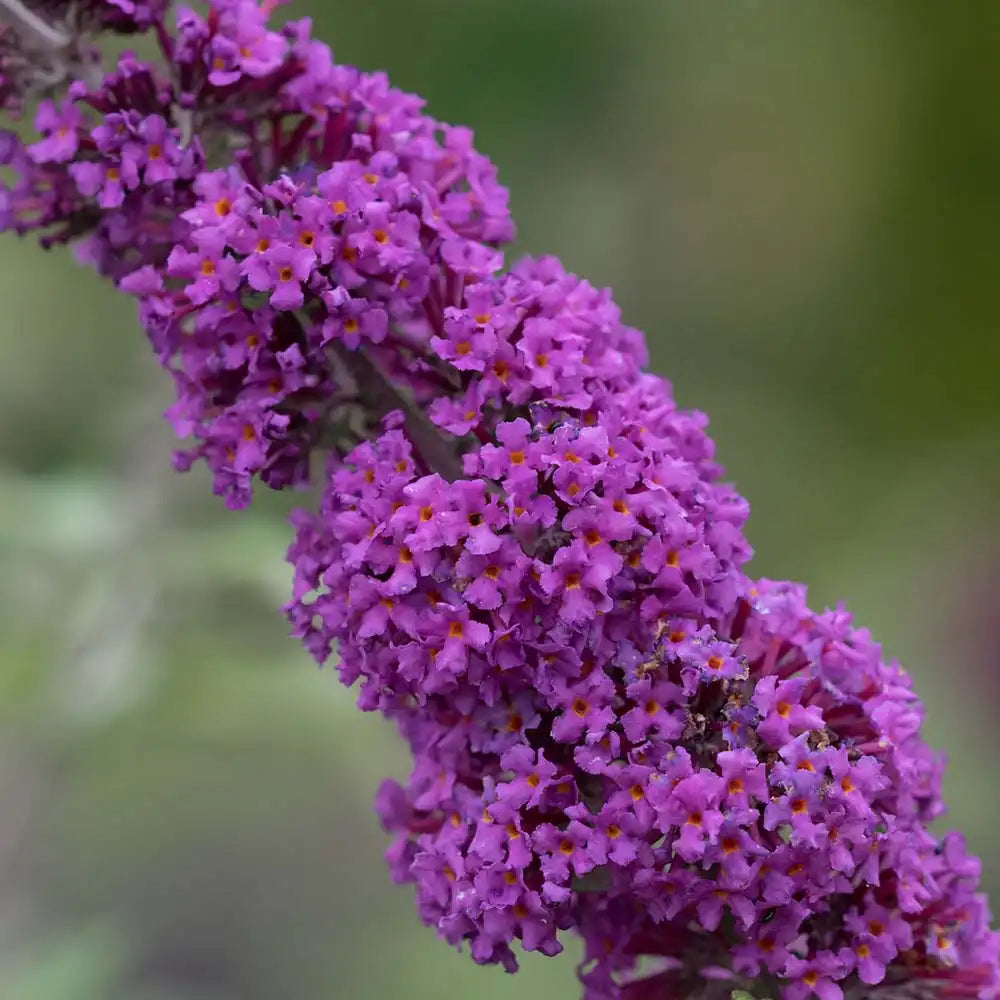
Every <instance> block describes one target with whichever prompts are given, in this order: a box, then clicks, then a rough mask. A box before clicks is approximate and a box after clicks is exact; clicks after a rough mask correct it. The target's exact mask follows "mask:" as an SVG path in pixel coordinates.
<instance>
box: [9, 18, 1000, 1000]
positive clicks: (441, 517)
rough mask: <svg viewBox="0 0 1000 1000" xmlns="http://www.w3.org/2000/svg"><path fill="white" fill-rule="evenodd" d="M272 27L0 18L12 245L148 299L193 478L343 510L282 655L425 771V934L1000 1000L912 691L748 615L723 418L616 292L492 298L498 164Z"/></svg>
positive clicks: (535, 267) (297, 550)
mask: <svg viewBox="0 0 1000 1000" xmlns="http://www.w3.org/2000/svg"><path fill="white" fill-rule="evenodd" d="M273 6H274V4H273V3H271V2H265V3H258V2H256V0H214V2H211V3H209V5H208V10H207V12H205V13H204V14H202V13H200V12H198V11H195V10H191V9H187V8H181V9H179V10H178V11H177V14H176V18H175V20H174V22H173V24H172V25H170V24H168V23H167V21H166V17H165V12H164V5H162V4H160V3H149V2H147V3H141V2H134V0H114V2H111V0H108V2H107V3H100V2H98V0H93V2H90V3H85V4H82V5H81V4H74V5H73V10H74V11H75V12H76V13H77V15H79V16H77V18H76V20H73V19H68V18H67V11H68V9H69V5H68V4H63V3H57V2H55V0H49V2H44V0H31V2H30V3H29V5H28V6H27V7H25V6H24V2H23V0H0V100H2V101H3V102H4V103H5V104H6V106H8V107H10V108H12V109H14V110H16V108H17V107H19V106H20V102H21V101H22V99H23V98H24V97H25V96H32V95H40V96H42V97H43V98H44V100H43V102H42V103H41V104H40V105H39V107H38V111H37V118H36V130H37V138H36V140H35V141H33V142H31V143H28V144H27V145H24V144H22V142H21V140H20V139H18V138H17V137H16V136H15V135H14V134H13V133H3V134H0V163H2V164H3V165H4V166H9V167H12V168H13V170H14V173H15V174H16V175H17V180H16V181H15V182H14V183H13V184H12V185H11V186H3V187H2V188H0V228H4V229H11V230H13V231H15V232H18V233H28V232H36V233H38V234H39V236H40V238H41V240H42V242H43V244H44V245H46V246H52V245H55V244H58V243H70V242H72V243H73V244H74V247H75V250H76V252H77V254H78V256H79V257H80V258H81V259H82V260H84V261H86V262H88V263H90V264H91V265H93V266H94V267H95V268H96V269H97V270H98V271H99V272H100V273H102V274H104V275H106V276H107V277H109V278H110V279H111V280H112V281H113V282H115V284H116V285H117V287H119V288H120V289H121V290H122V291H123V292H125V293H127V294H129V295H132V296H135V297H136V299H137V300H138V303H139V313H140V317H141V320H142V324H143V326H144V328H145V330H146V332H147V334H148V336H149V339H150V342H151V344H152V346H153V349H154V352H155V354H156V356H157V359H158V360H159V362H160V363H161V365H163V367H164V368H166V369H167V370H168V371H169V372H170V374H171V377H172V378H173V380H174V382H175V385H176V389H177V398H176V401H175V403H174V404H173V405H172V407H171V408H170V410H169V411H168V417H169V419H170V420H171V422H172V424H173V426H174V427H175V429H176V430H177V432H178V434H179V435H180V436H182V437H187V438H190V439H191V441H190V446H189V447H188V448H187V449H186V450H184V451H182V452H180V453H179V454H178V455H177V456H176V457H175V464H176V465H177V467H178V468H181V469H186V468H188V467H190V466H191V465H192V463H194V462H196V461H199V460H200V461H204V462H205V463H206V464H207V465H208V467H209V469H210V470H211V473H212V477H213V483H214V488H215V491H216V492H217V493H220V494H222V495H224V496H225V498H226V500H227V502H228V503H229V505H230V506H233V507H241V506H244V505H245V504H247V503H249V502H250V500H251V499H252V494H253V487H254V484H255V483H263V484H264V485H266V486H269V487H272V488H277V489H280V488H284V487H296V488H299V487H308V486H310V485H311V484H315V485H317V486H318V487H319V488H320V490H321V500H320V505H319V509H318V511H316V512H315V513H308V512H305V511H299V512H297V513H296V514H295V515H294V518H293V521H294V525H295V532H296V534H295V541H294V543H293V544H292V546H291V548H290V550H289V554H288V555H289V560H290V561H291V563H292V565H293V568H294V574H295V581H294V590H293V595H292V599H291V601H290V602H289V604H288V606H287V613H288V616H289V619H290V621H291V623H292V627H293V629H294V632H295V634H296V635H297V636H298V637H299V638H300V639H301V640H302V642H303V644H304V645H305V646H306V648H307V649H308V650H309V651H310V652H311V653H312V655H313V656H315V657H316V659H317V660H319V661H320V662H325V661H326V660H327V659H328V658H330V657H331V656H332V655H333V653H334V650H335V651H336V657H337V669H338V671H339V673H340V676H341V678H342V680H343V681H344V683H345V684H348V685H353V684H355V683H357V684H358V688H359V692H358V701H359V705H360V707H361V708H362V709H365V710H376V709H377V710H379V711H381V712H382V713H384V714H385V715H386V716H388V717H389V718H391V719H393V720H394V722H395V724H396V726H397V727H398V729H399V732H400V734H401V735H402V737H403V739H404V740H405V741H406V742H407V744H408V746H409V747H410V749H411V751H412V755H413V768H412V772H411V775H410V778H409V780H408V781H407V783H406V785H405V786H403V785H399V784H397V783H395V782H386V783H385V784H384V785H383V786H382V788H381V790H380V792H379V794H378V797H377V802H376V806H377V809H378V812H379V815H380V816H381V818H382V822H383V824H384V825H385V827H386V829H387V830H389V831H390V832H391V833H392V834H393V844H392V846H391V847H390V849H389V852H388V860H389V864H390V868H391V871H392V874H393V877H394V878H396V879H397V880H398V881H404V882H411V883H413V884H414V886H415V889H416V897H417V906H418V910H419V913H420V916H421V918H422V919H423V920H424V921H425V922H426V923H428V924H430V925H432V926H433V927H435V928H436V929H437V931H438V933H439V934H440V935H441V936H442V937H443V938H444V939H445V940H447V941H449V942H451V943H453V944H455V945H458V946H466V945H467V946H468V948H469V950H470V952H471V955H472V957H473V958H474V959H475V960H476V961H477V962H481V963H500V964H502V965H503V966H504V967H505V968H507V969H509V970H514V969H516V967H517V958H516V950H517V949H518V948H520V949H525V950H529V951H540V952H542V953H544V954H546V955H555V954H556V953H558V952H559V951H561V950H562V947H563V942H564V940H565V939H566V937H567V935H568V934H571V933H575V934H577V935H579V936H580V937H582V939H583V942H584V948H585V955H584V960H583V962H582V964H581V967H580V978H581V982H582V984H583V990H584V996H585V997H586V998H587V1000H663V998H676V1000H682V998H687V997H702V998H705V1000H715V998H716V997H718V998H725V997H728V996H729V995H730V993H731V992H732V991H733V990H734V989H737V988H738V989H748V990H750V991H752V992H753V993H754V995H756V996H771V997H777V996H779V995H780V996H781V997H784V998H785V1000H805V998H807V997H809V996H813V995H815V996H817V997H819V998H820V1000H841V998H842V997H844V996H845V995H846V996H847V997H848V998H851V1000H855V998H858V1000H859V998H862V997H869V996H872V997H874V996H884V997H886V998H901V1000H902V998H907V1000H923V998H934V997H942V998H943V997H959V998H962V997H965V998H977V1000H988V998H996V997H997V996H998V995H1000V974H998V949H1000V939H998V937H997V935H995V934H994V933H993V932H991V931H990V929H989V917H988V912H987V908H986V903H985V900H984V899H983V897H982V896H981V895H979V894H978V892H977V886H978V879H979V864H978V862H977V861H976V860H975V859H972V858H969V857H968V856H967V855H966V853H965V850H964V847H963V844H962V841H961V838H960V837H958V836H957V835H955V834H948V835H945V836H944V837H939V836H937V835H935V834H932V833H931V832H930V830H929V824H930V823H931V822H932V821H933V820H935V819H936V818H937V817H939V816H940V815H941V813H942V812H943V808H944V807H943V804H942V802H941V799H940V777H941V770H942V764H941V762H940V760H939V759H938V758H937V757H936V756H935V755H933V754H932V753H931V752H930V751H929V750H928V748H927V747H926V746H925V745H924V744H923V742H922V741H921V739H920V726H921V722H922V708H921V706H920V703H919V701H918V700H917V699H916V698H915V696H914V695H913V694H912V692H911V691H910V688H909V682H908V679H907V677H906V675H905V674H904V673H903V672H902V671H901V670H900V668H899V667H898V666H897V665H895V664H894V663H886V662H884V661H883V660H882V658H881V654H880V651H879V648H878V646H876V645H875V644H874V643H873V642H872V640H871V638H870V637H869V635H868V633H867V632H864V631H862V630H859V629H856V628H855V627H854V626H853V625H852V623H851V620H850V617H849V616H848V615H847V614H846V612H844V611H843V610H842V609H840V608H838V609H836V610H834V611H827V612H825V613H824V614H816V613H814V612H812V611H811V610H810V609H809V608H808V607H807V605H806V603H805V591H804V589H803V588H801V587H798V586H795V585H792V584H788V583H777V582H773V581H767V580H764V581H758V582H756V583H755V582H753V581H752V580H750V579H748V578H747V577H746V576H745V575H744V572H743V567H744V565H745V563H746V562H747V560H748V559H749V557H750V547H749V545H748V544H747V542H746V540H745V538H744V535H743V525H744V522H745V520H746V517H747V513H748V506H747V503H746V501H745V500H743V498H742V497H740V496H739V495H738V494H737V493H736V492H735V491H734V490H733V489H732V488H731V487H729V486H727V485H725V484H723V483H722V482H720V480H719V477H720V476H721V469H720V468H719V466H718V465H717V464H716V463H715V460H714V448H713V445H712V442H711V441H710V439H709V438H708V437H707V435H706V433H705V427H706V423H707V421H706V418H705V417H704V416H703V415H702V414H700V413H694V412H686V411H682V410H679V409H677V407H676V405H675V403H674V401H673V398H672V395H671V390H670V386H669V385H668V383H666V382H665V381H664V380H663V379H660V378H658V377H656V376H654V375H650V374H647V373H645V372H644V370H643V368H644V365H645V363H646V354H645V347H644V344H643V338H642V336H641V334H640V333H639V332H638V331H636V330H633V329H630V328H629V327H627V326H625V325H623V324H622V322H621V318H620V315H619V311H618V308H617V307H616V306H615V304H614V302H613V301H612V299H611V297H610V295H609V293H608V292H606V291H602V290H599V289H596V288H594V287H593V286H591V285H590V284H588V283H587V282H586V281H584V280H581V279H579V278H577V277H575V276H573V275H571V274H567V273H566V272H565V271H564V270H563V268H562V267H561V265H560V264H559V263H558V261H556V260H555V259H553V258H547V257H546V258H541V259H538V260H525V261H522V262H520V263H518V264H516V265H515V266H514V267H512V268H511V269H510V270H509V271H506V272H504V271H503V270H502V265H503V255H502V252H501V249H500V248H501V247H502V246H503V245H504V244H505V243H507V242H508V241H509V240H510V239H511V237H512V235H513V225H512V223H511V220H510V218H509V215H508V211H507V194H506V191H505V190H504V189H503V188H502V187H501V186H500V185H499V184H498V183H497V181H496V171H495V169H494V167H493V166H492V164H491V163H490V162H489V160H487V159H486V158H485V157H484V156H482V155H481V154H479V153H478V152H476V150H475V149H474V147H473V144H472V134H471V133H470V132H469V131H468V130H466V129H462V128H454V127H451V126H447V125H443V124H441V123H439V122H436V121H435V120H434V119H432V118H430V117H428V116H427V115H425V114H424V113H423V110H422V103H421V101H420V100H419V99H418V98H416V97H414V96H412V95H409V94H404V93H401V92H399V91H397V90H394V89H393V88H391V87H390V86H389V84H388V81H387V80H386V78H385V77H384V76H383V75H382V74H379V73H362V72H360V71H358V70H356V69H353V68H351V67H346V66H340V65H337V64H336V63H335V62H334V61H333V58H332V55H331V53H330V50H329V49H328V48H327V47H326V46H325V45H323V44H322V43H320V42H317V41H315V40H313V39H311V38H310V34H309V23H308V22H307V21H299V22H291V23H289V24H287V25H285V26H284V27H283V28H280V29H276V28H273V27H271V26H270V25H269V20H268V19H269V15H270V13H271V8H272V7H273ZM26 11H27V14H28V15H30V17H26V16H25V12H26ZM31 17H34V18H36V19H40V20H39V22H38V24H35V25H34V27H32V24H33V22H32V21H31ZM39 25H40V27H39ZM147 29H148V30H149V31H150V32H151V35H152V37H153V38H154V39H155V42H156V45H157V47H158V49H159V55H158V57H157V58H155V59H150V60H146V59H140V58H139V57H138V56H137V55H136V54H135V53H131V52H125V53H123V54H122V55H121V56H120V57H119V58H118V61H117V63H116V64H115V66H114V67H113V68H111V70H110V71H109V72H107V73H104V72H102V71H98V72H96V73H95V72H94V71H95V69H96V68H97V66H96V63H95V60H96V58H97V50H96V49H95V48H94V47H93V40H94V37H95V36H96V35H98V34H99V33H100V32H101V31H115V32H119V33H130V32H133V31H143V30H147ZM39 51H42V52H44V53H45V58H46V60H48V65H50V68H51V69H53V72H51V73H49V74H48V75H43V76H44V78H43V77H40V76H39V74H38V73H37V72H36V73H32V72H27V71H26V67H28V66H29V64H32V63H31V59H29V58H28V56H29V55H30V54H31V53H38V52H39ZM43 62H44V60H43ZM36 63H37V60H36ZM38 65H41V63H38ZM55 70H58V72H56V71H55Z"/></svg>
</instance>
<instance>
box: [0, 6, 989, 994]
mask: <svg viewBox="0 0 1000 1000" xmlns="http://www.w3.org/2000/svg"><path fill="white" fill-rule="evenodd" d="M290 13H311V14H313V15H314V16H315V17H316V21H317V34H319V35H320V36H321V37H324V38H326V39H328V40H329V41H331V42H332V43H333V45H334V48H335V51H336V53H337V55H338V56H339V58H340V59H341V60H342V61H349V62H354V63H357V64H359V65H362V66H364V67H367V68H385V69H387V70H388V71H389V72H390V74H391V76H392V78H393V80H394V82H395V83H396V84H397V85H399V86H402V87H404V88H406V89H410V90H415V91H418V92H420V93H422V94H424V95H425V96H426V97H427V98H428V99H429V102H430V109H431V111H432V113H434V114H435V115H436V116H438V117H440V118H443V119H445V120H448V121H455V122H464V123H468V124H471V125H473V126H474V127H475V129H476V132H477V136H478V142H479V145H480V148H481V149H483V150H484V151H485V152H487V153H488V154H490V155H491V156H492V157H493V158H494V159H495V160H496V162H497V163H498V164H499V167H500V175H501V179H502V180H503V181H504V182H505V183H506V184H508V185H509V187H510V188H511V191H512V200H513V208H514V212H515V215H516V217H517V219H518V221H519V225H520V233H519V241H518V242H519V249H520V250H523V251H528V252H533V253H541V252H552V253H557V254H559V255H561V256H562V257H563V259H564V260H565V262H566V263H567V265H568V266H569V267H571V268H573V269H574V270H577V271H578V272H580V273H582V274H584V275H586V276H588V277H589V278H590V279H591V280H592V281H594V282H595V283H598V284H610V285H612V286H613V287H614V289H615V292H616V296H617V298H618V301H619V302H620V304H621V306H622V308H623V310H624V314H625V318H626V320H627V321H628V322H630V323H632V324H634V325H637V326H640V327H642V328H644V329H645V330H647V331H648V334H649V340H650V345H651V348H652V354H653V359H654V364H655V367H656V369H657V370H658V371H661V372H663V373H664V374H666V375H668V376H669V377H670V378H671V379H672V380H673V382H674V385H675V389H676V394H677V396H678V398H679V400H680V401H681V402H682V404H684V405H688V406H696V407H698V408H702V409H705V410H707V411H708V412H709V413H710V414H711V416H712V422H713V431H714V436H715V438H716V441H717V443H718V447H719V453H720V456H721V458H722V460H723V462H724V463H725V465H726V466H727V469H728V471H729V473H730V475H731V476H732V477H733V478H734V479H735V480H736V482H737V483H738V485H739V487H740V489H741V490H742V492H743V493H744V494H745V495H747V496H748V497H749V498H750V500H751V503H752V505H753V510H754V513H753V516H752V518H751V523H750V536H751V540H752V541H753V543H754V544H755V546H756V548H757V551H758V552H759V555H758V556H757V558H756V559H755V562H754V564H753V565H754V571H755V572H756V573H757V574H759V575H770V576H779V577H791V578H795V579H804V580H807V581H809V582H810V584H811V587H812V596H813V601H814V603H815V604H816V605H825V604H827V603H831V602H836V601H838V600H840V599H844V600H846V601H847V602H848V603H849V605H850V606H852V607H853V609H854V610H855V612H856V615H857V617H858V619H859V620H860V621H861V622H863V623H865V624H867V625H869V626H870V627H871V628H872V630H873V632H874V633H875V635H876V636H877V637H879V638H880V639H881V640H882V641H883V643H884V645H885V648H886V650H887V652H888V654H890V655H894V656H898V657H900V659H901V660H902V661H903V662H904V663H905V664H906V665H907V666H908V667H909V669H910V670H911V671H912V672H913V674H914V675H915V677H916V682H917V684H918V686H919V688H920V689H921V691H922V692H923V694H924V696H925V698H926V699H927V702H928V709H929V719H928V724H927V733H928V736H929V738H930V740H931V741H932V742H933V743H935V744H936V745H938V746H942V747H946V748H947V750H948V753H949V755H950V759H951V769H950V771H949V776H948V780H947V793H948V797H949V800H950V802H951V805H952V813H951V817H950V820H949V822H951V823H953V824H954V825H956V826H958V827H960V828H962V829H964V830H965V831H966V832H967V834H968V836H969V838H970V840H971V842H972V845H973V847H974V849H975V850H976V851H977V852H979V853H981V854H982V855H983V856H984V868H985V879H986V883H987V885H988V886H992V887H993V889H994V890H1000V844H998V842H997V838H996V836H995V833H994V826H995V820H996V816H997V804H996V794H995V789H996V787H997V785H996V779H995V774H996V765H995V763H994V758H995V756H996V754H997V752H998V749H1000V736H998V733H997V727H996V724H995V719H996V715H997V710H998V708H1000V673H998V672H997V669H996V666H997V655H998V650H1000V641H998V639H997V635H996V630H995V623H996V621H997V619H998V614H1000V596H998V593H997V590H996V581H997V577H998V570H1000V531H998V530H997V529H998V528H1000V524H998V514H1000V503H998V501H1000V476H998V468H1000V464H998V443H1000V433H998V432H1000V397H998V394H997V389H996V387H997V372H998V368H1000V366H998V361H1000V338H998V337H997V331H996V313H997V310H996V294H997V285H998V282H997V279H998V276H1000V267H998V265H1000V251H998V249H997V248H998V238H997V234H998V231H1000V200H998V195H997V190H998V188H997V177H998V175H1000V114H998V112H997V110H996V106H997V96H996V95H997V93H998V89H1000V88H998V85H1000V60H997V59H996V51H997V41H998V38H1000V5H998V4H996V3H993V2H988V0H987V2H980V3H975V2H968V3H967V2H963V0H960V2H957V3H949V4H944V3H940V2H928V3H923V2H919V0H911V2H908V3H881V4H871V3H868V4H866V3H857V2H855V0H825V2H822V3H820V2H818V0H817V2H810V3H802V2H801V0H787V2H766V3H765V2H720V3H711V4H698V3H695V2H693V0H692V2H665V0H632V2H624V0H621V2H615V3H610V2H608V0H563V2H557V0H532V2H513V0H506V2H504V3H487V2H485V0H464V2H460V0H450V2H446V0H368V2H366V3H364V4H358V3H351V4H348V3H343V2H341V0H335V2H325V3H323V4H320V3H319V2H313V3H307V2H301V3H297V4H294V5H293V7H292V8H290ZM0 293H2V296H3V300H2V301H3V314H2V316H3V318H2V320H0V427H2V431H0V552H2V560H3V573H2V576H0V660H2V669H0V997H3V998H4V1000H119V998H122V1000H180V998H183V1000H325V998H336V1000H339V998H351V1000H353V998H358V1000H375V998H380V1000H382V998H394V997H401V998H413V1000H425V998H426V1000H431V998H437V997H441V996H445V995H447V996H451V997H456V998H465V997H475V998H476V1000H503V998H513V997H534V996H538V997H542V996H546V997H548V996H551V997H566V998H569V997H572V996H574V995H575V993H576V990H575V987H574V983H573V958H572V955H567V956H564V957H563V958H562V959H559V960H556V961H548V960H541V961H533V960H529V961H527V962H526V963H525V970H524V972H523V974H522V975H521V976H520V977H518V978H511V977H505V976H504V975H503V974H502V973H500V972H498V971H497V970H494V969H487V970H482V969H478V968H476V967H475V966H473V965H472V963H471V961H470V960H469V959H468V958H467V957H464V956H459V955H457V954H455V953H454V952H452V951H451V950H450V949H449V948H448V947H447V946H445V945H444V944H441V943H439V942H437V941H436V940H435V939H434V937H433V935H432V934H431V933H429V932H428V931H426V930H424V929H423V928H421V927H419V926H418V924H417V921H416V919H415V917H414V914H413V907H412V899H411V894H410V890H409V889H407V888H396V887H393V886H392V885H391V884H390V882H389V879H388V876H387V873H386V871H385V869H384V867H383V864H382V861H381V852H382V850H383V848H384V838H383V837H382V835H381V834H380V832H379V830H378V827H377V823H376V821H375V819H374V817H373V815H372V811H371V806H370V802H371V799H372V795H373V793H374V789H375V787H376V785H377V782H378V781H379V779H380V777H381V776H382V775H384V774H387V773H393V774H396V775H401V774H402V773H403V769H404V766H405V761H404V758H403V756H402V754H401V753H400V750H399V748H398V746H397V744H396V742H395V739H394V737H393V735H392V733H391V732H390V730H389V728H388V727H387V726H386V725H383V724H382V722H381V721H380V720H379V719H377V718H372V717H367V716H366V717H362V716H361V715H360V713H357V712H356V711H355V710H354V708H353V698H352V695H351V694H350V693H349V692H346V691H344V690H342V689H341V688H339V687H338V684H337V682H336V679H335V676H334V674H333V673H332V672H330V671H326V672H321V673H318V672H317V671H316V670H315V668H314V667H313V665H312V663H311V661H310V660H308V659H307V657H306V655H305V654H304V653H303V652H302V651H301V650H300V649H299V648H298V646H297V645H296V643H295V642H293V641H292V640H290V639H288V638H287V637H286V629H285V624H284V621H283V619H282V618H281V616H280V614H279V613H278V612H277V611H276V608H277V607H278V606H279V605H280V604H281V602H282V601H283V600H284V599H285V594H286V590H287V587H288V582H289V573H288V570H287V569H286V567H285V565H284V563H283V552H284V548H285V545H286V544H287V541H288V538H289V529H288V527H287V525H286V522H285V518H286V515H287V512H288V510H289V509H290V507H291V506H292V504H293V498H290V497H283V496H269V497H262V498H261V502H260V503H259V504H258V505H257V506H256V507H255V509H254V510H253V511H252V512H248V513H241V514H234V513H228V512H227V511H225V510H224V509H223V507H222V505H221V503H220V502H219V501H217V500H215V499H214V498H212V497H211V496H210V494H209V489H208V483H207V478H206V476H205V475H204V474H203V473H202V472H201V471H200V470H199V471H198V472H196V473H192V474H191V475H189V476H177V475H174V474H173V473H172V472H171V471H170V466H169V453H170V450H171V448H172V446H173V441H172V439H171V436H170V434H169V431H168V430H167V428H166V427H165V426H164V425H162V424H161V423H160V421H159V416H158V415H159V414H160V412H161V411H162V410H163V409H164V408H165V406H166V405H167V403H168V401H169V393H170V388H169V386H168V384H167V381H166V379H165V378H164V377H163V376H162V375H161V373H160V372H159V371H158V370H157V369H156V367H155V364H154V361H153V359H152V357H151V356H150V354H149V353H148V351H147V350H146V347H145V344H144V341H143V338H142V336H141V334H140V333H139V331H138V329H137V327H136V324H135V322H134V316H133V307H132V305H131V304H130V303H128V302H125V301H121V300H119V299H117V298H116V296H115V295H114V294H112V293H111V292H109V290H108V289H106V288H104V287H103V286H102V285H101V284H100V282H99V281H98V280H97V279H96V278H95V277H94V276H92V275H91V274H89V273H88V272H86V271H83V270H80V269H78V268H77V267H75V266H74V265H73V263H72V262H71V261H70V259H69V258H68V256H66V255H54V256H51V257H46V256H45V255H44V254H42V253H41V252H40V251H38V250H36V249H35V248H34V247H32V246H29V245H27V244H23V243H21V244H19V243H17V242H16V241H15V240H13V239H6V240H4V241H3V242H2V243H0ZM300 499H301V498H300Z"/></svg>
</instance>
